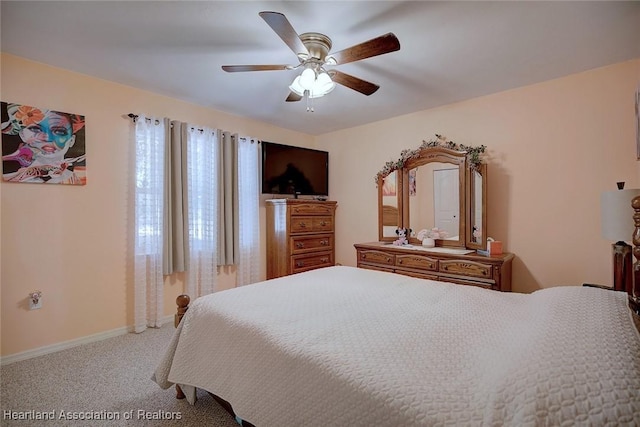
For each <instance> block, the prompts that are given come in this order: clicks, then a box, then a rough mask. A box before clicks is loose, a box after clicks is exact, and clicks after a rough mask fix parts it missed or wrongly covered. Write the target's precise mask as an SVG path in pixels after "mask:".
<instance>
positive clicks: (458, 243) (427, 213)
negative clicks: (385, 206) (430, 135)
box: [401, 147, 467, 247]
mask: <svg viewBox="0 0 640 427" xmlns="http://www.w3.org/2000/svg"><path fill="white" fill-rule="evenodd" d="M402 173H403V182H405V183H406V184H407V185H405V186H404V187H403V191H402V193H403V195H402V203H401V205H402V207H403V227H408V228H411V230H412V232H413V236H414V237H413V238H412V239H410V241H411V243H413V244H417V245H419V244H421V243H422V242H420V241H419V240H418V239H417V238H415V235H416V234H417V233H418V232H419V231H420V230H423V229H427V230H431V229H433V228H435V227H437V228H438V230H440V231H444V233H443V234H441V235H440V238H436V246H454V247H465V245H466V239H465V236H466V228H467V223H466V203H465V202H466V197H467V195H466V188H467V187H466V178H467V168H466V153H465V152H462V151H454V150H450V149H447V148H442V147H429V148H425V149H423V150H421V151H420V153H419V155H418V156H416V157H415V158H412V159H409V160H408V161H407V162H406V163H405V165H404V168H403V169H402Z"/></svg>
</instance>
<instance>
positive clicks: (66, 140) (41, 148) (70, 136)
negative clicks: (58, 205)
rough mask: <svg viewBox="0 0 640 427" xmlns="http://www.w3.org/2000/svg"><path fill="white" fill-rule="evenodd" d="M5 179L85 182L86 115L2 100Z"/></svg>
mask: <svg viewBox="0 0 640 427" xmlns="http://www.w3.org/2000/svg"><path fill="white" fill-rule="evenodd" d="M0 116H1V121H2V179H3V181H8V182H32V183H47V184H75V185H85V184H86V182H87V178H86V159H85V157H86V155H85V130H84V116H81V115H78V114H71V113H62V112H59V111H53V110H45V109H42V108H37V107H31V106H28V105H20V104H11V103H6V102H2V103H0Z"/></svg>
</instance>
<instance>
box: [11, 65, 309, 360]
mask: <svg viewBox="0 0 640 427" xmlns="http://www.w3.org/2000/svg"><path fill="white" fill-rule="evenodd" d="M1 67H2V68H1V71H2V72H1V75H2V81H1V90H2V98H1V99H2V101H8V102H19V103H24V104H27V105H34V106H39V107H44V108H51V109H55V110H60V111H66V112H73V113H78V114H83V115H85V116H86V138H87V185H86V186H69V185H41V184H40V185H39V184H15V183H4V182H3V183H2V184H1V185H0V188H1V199H0V200H1V220H2V223H1V231H2V233H1V239H0V244H1V245H2V248H3V249H4V250H3V251H2V256H1V259H2V274H1V280H2V288H1V290H2V292H1V293H2V297H1V301H2V313H1V319H2V320H1V322H2V331H1V332H2V351H1V354H2V355H10V354H15V353H19V352H23V351H26V350H30V349H35V348H39V347H43V346H47V345H51V344H54V343H60V342H64V341H68V340H72V339H76V338H80V337H85V336H88V335H92V334H96V333H101V332H105V331H110V330H113V329H117V328H121V327H124V326H128V325H131V324H132V323H133V301H132V296H133V288H132V271H131V265H130V264H129V263H128V259H129V257H128V252H127V251H128V250H129V242H130V239H129V236H128V234H127V227H128V225H129V224H130V222H131V220H132V218H131V214H130V212H131V204H130V203H129V197H130V192H128V184H127V180H128V178H129V173H130V171H131V168H130V164H129V162H130V161H131V157H130V156H129V150H130V147H131V138H130V135H129V132H130V130H131V121H130V120H129V119H127V118H125V116H126V114H128V113H130V112H134V113H138V114H141V113H144V114H146V115H153V116H158V117H163V116H166V117H170V118H172V119H176V120H182V121H187V122H189V123H194V124H198V125H202V126H211V127H215V128H222V129H226V130H231V131H236V132H238V133H239V134H241V135H247V136H252V137H256V138H260V139H265V140H271V141H278V142H281V143H283V144H293V145H304V146H312V145H313V137H311V136H309V135H304V134H300V133H297V132H292V131H288V130H284V129H281V128H277V127H274V126H271V125H267V124H265V123H260V122H256V121H252V120H248V119H245V118H242V117H237V116H232V115H229V114H224V113H221V112H219V111H215V110H212V109H208V108H203V107H200V106H196V105H193V104H189V103H186V102H181V101H177V100H175V99H171V98H167V97H163V96H160V95H156V94H153V93H149V92H145V91H142V90H138V89H134V88H131V87H127V86H123V85H118V84H114V83H111V82H108V81H104V80H99V79H96V78H92V77H88V76H85V75H81V74H76V73H71V72H68V71H65V70H61V69H57V68H52V67H48V66H44V65H42V64H38V63H34V62H30V61H26V60H24V59H21V58H18V57H15V56H11V55H6V54H3V55H2V63H1ZM261 213H262V215H261V217H262V221H264V208H262V209H261ZM129 253H130V252H129ZM263 253H264V245H263ZM262 258H264V256H263V257H262ZM262 268H263V271H264V268H265V267H264V263H263V267H262ZM182 279H183V277H182V276H177V277H171V278H168V279H167V280H166V283H165V314H167V315H170V314H172V313H173V312H174V311H175V303H174V301H175V297H176V296H177V295H179V294H180V293H181V292H182ZM234 284H235V271H233V270H232V269H225V271H222V272H221V274H220V275H219V285H220V287H221V288H229V287H232V286H234ZM36 289H39V290H41V291H42V293H43V307H42V309H40V310H33V311H29V310H27V308H26V307H27V294H28V293H29V292H31V291H34V290H36Z"/></svg>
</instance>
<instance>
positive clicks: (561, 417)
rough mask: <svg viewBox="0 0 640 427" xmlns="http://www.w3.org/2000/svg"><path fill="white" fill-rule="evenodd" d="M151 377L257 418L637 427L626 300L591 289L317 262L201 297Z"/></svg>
mask: <svg viewBox="0 0 640 427" xmlns="http://www.w3.org/2000/svg"><path fill="white" fill-rule="evenodd" d="M154 380H155V381H156V382H157V383H158V384H159V385H160V386H161V387H163V388H168V387H170V386H171V385H172V383H179V384H185V385H191V386H195V387H199V388H203V389H206V390H208V391H210V392H212V393H214V394H216V395H218V396H220V397H221V398H223V399H225V400H227V401H228V402H230V403H231V404H232V405H233V408H234V410H235V411H236V413H237V414H238V416H240V417H242V418H243V419H246V420H248V421H250V422H252V423H254V424H255V425H256V426H258V427H270V426H273V427H286V426H322V427H326V426H389V427H400V426H417V425H428V426H432V425H474V426H475V425H496V426H502V425H512V426H538V425H552V426H559V425H574V424H577V425H596V426H604V425H611V426H614V425H615V426H619V425H629V426H631V425H640V335H639V334H638V332H637V331H636V330H635V328H634V326H633V323H632V319H631V317H630V312H629V310H628V308H627V305H626V294H623V293H621V292H613V291H606V290H601V289H594V288H583V287H578V286H571V287H556V288H551V289H545V290H541V291H537V292H534V293H532V294H528V295H527V294H516V293H499V292H496V291H488V290H484V289H480V288H475V287H471V286H461V285H453V284H448V283H442V282H432V281H427V280H422V279H414V278H410V277H406V276H400V275H396V274H392V273H384V272H377V271H372V270H365V269H357V268H352V267H330V268H325V269H321V270H313V271H310V272H306V273H300V274H297V275H293V276H287V277H283V278H279V279H275V280H272V281H268V282H264V283H259V284H255V285H250V286H246V287H241V288H236V289H232V290H228V291H223V292H219V293H215V294H212V295H209V296H206V297H203V298H199V299H198V300H196V301H195V302H193V303H192V305H191V308H190V309H189V311H188V312H187V315H186V316H185V318H184V319H183V321H182V323H181V325H180V327H179V328H178V329H177V330H176V334H175V336H174V338H173V341H172V343H171V346H170V348H169V349H168V350H167V353H166V355H165V356H164V358H163V360H162V361H161V363H160V364H159V366H158V367H157V370H156V372H155V374H154ZM587 420H588V422H587Z"/></svg>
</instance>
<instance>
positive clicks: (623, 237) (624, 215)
mask: <svg viewBox="0 0 640 427" xmlns="http://www.w3.org/2000/svg"><path fill="white" fill-rule="evenodd" d="M636 196H640V189H629V190H614V191H605V192H604V193H602V195H601V196H600V213H601V218H602V237H604V238H605V239H608V240H612V241H616V242H618V241H622V242H628V241H630V240H631V237H632V235H633V231H634V228H635V225H634V223H633V209H632V208H631V201H632V200H633V198H634V197H636Z"/></svg>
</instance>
